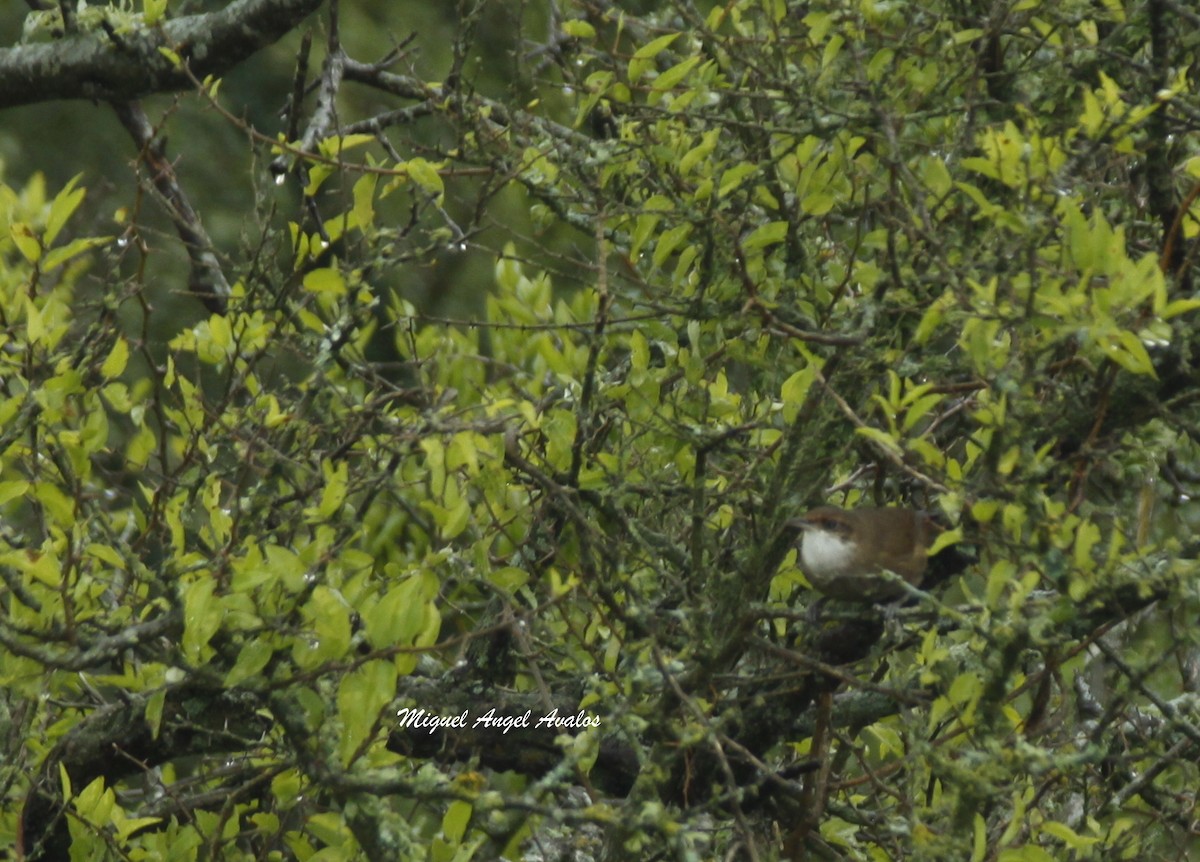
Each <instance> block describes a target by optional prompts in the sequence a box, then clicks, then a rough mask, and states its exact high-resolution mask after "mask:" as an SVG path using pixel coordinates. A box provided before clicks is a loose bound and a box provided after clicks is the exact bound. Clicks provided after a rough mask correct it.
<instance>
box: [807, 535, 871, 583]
mask: <svg viewBox="0 0 1200 862" xmlns="http://www.w3.org/2000/svg"><path fill="white" fill-rule="evenodd" d="M857 556H858V552H857V545H856V544H855V543H854V542H851V541H847V540H846V539H845V538H843V537H842V536H840V535H838V534H837V533H833V532H830V531H829V530H821V529H816V528H811V527H810V528H808V529H806V530H805V531H804V537H803V538H802V539H801V540H800V559H801V561H802V562H803V563H804V568H805V569H806V570H808V571H810V572H812V573H813V574H815V575H816V576H817V577H826V578H828V577H837V576H838V575H840V574H843V573H845V574H858V572H857V571H855V569H856V566H855V564H854V562H855V558H856V557H857Z"/></svg>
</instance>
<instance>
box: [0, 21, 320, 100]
mask: <svg viewBox="0 0 1200 862" xmlns="http://www.w3.org/2000/svg"><path fill="white" fill-rule="evenodd" d="M321 2H322V0H236V2H234V3H231V4H230V5H229V6H227V7H226V8H224V9H221V10H219V11H217V12H212V13H210V14H207V15H188V16H184V17H182V18H176V19H174V20H171V21H167V22H166V23H164V24H163V25H162V26H161V27H153V28H150V27H147V28H142V29H138V30H132V31H129V32H125V33H119V32H117V33H113V34H112V35H110V34H109V33H106V32H105V31H103V30H93V31H90V32H87V33H80V34H77V35H73V36H68V37H66V38H63V39H59V40H58V41H55V42H48V43H43V44H37V45H20V46H18V47H15V48H4V49H0V108H6V107H13V106H15V105H28V104H33V103H35V102H48V101H52V100H55V99H104V100H109V101H117V102H127V101H130V100H133V99H138V98H141V97H142V96H146V95H149V94H150V93H161V92H169V91H173V90H183V89H188V88H189V87H191V86H192V83H191V81H190V80H189V79H188V76H187V75H186V74H185V73H184V72H183V71H182V70H180V69H177V68H176V67H175V66H174V64H173V63H172V62H171V61H170V60H169V59H167V58H166V57H164V56H163V55H162V53H161V52H160V51H159V50H158V49H159V48H169V49H171V50H172V51H174V52H175V53H177V54H178V55H179V56H181V57H183V58H184V59H185V60H187V62H188V65H189V67H190V69H191V71H192V73H193V74H195V75H196V76H198V77H200V78H203V77H204V76H206V75H221V74H223V73H224V72H225V71H226V70H228V69H230V68H232V67H233V66H236V65H237V64H238V63H240V62H241V61H242V60H244V59H246V58H247V57H249V56H250V55H251V54H253V53H255V52H256V51H258V50H259V49H260V48H263V47H265V46H267V45H270V44H271V43H273V42H275V41H276V40H277V39H279V38H280V37H282V36H283V35H284V34H285V33H287V32H288V31H289V30H291V29H292V28H293V27H295V26H296V25H297V24H299V23H300V21H301V20H303V19H304V17H305V16H306V15H308V14H309V13H311V12H312V11H313V10H315V9H316V8H317V7H318V6H320V5H321Z"/></svg>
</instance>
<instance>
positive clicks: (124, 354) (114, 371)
mask: <svg viewBox="0 0 1200 862" xmlns="http://www.w3.org/2000/svg"><path fill="white" fill-rule="evenodd" d="M128 361H129V342H128V341H126V340H125V339H124V338H123V337H121V336H118V337H117V340H116V342H115V343H114V344H113V346H112V350H110V351H109V352H108V358H106V359H105V360H104V364H103V365H101V366H100V376H101V377H103V378H104V379H105V380H112V379H113V378H114V377H118V376H120V374H121V372H123V371H124V370H125V365H126V363H127V362H128Z"/></svg>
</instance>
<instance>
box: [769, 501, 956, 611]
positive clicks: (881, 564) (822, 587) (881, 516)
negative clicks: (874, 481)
mask: <svg viewBox="0 0 1200 862" xmlns="http://www.w3.org/2000/svg"><path fill="white" fill-rule="evenodd" d="M785 526H787V527H791V528H793V529H798V530H799V531H800V533H801V534H800V537H799V538H800V570H801V571H802V572H804V575H805V577H807V578H808V581H809V583H811V584H812V585H813V587H814V588H815V589H816V590H817V591H819V592H821V593H823V594H824V595H826V596H828V597H829V598H832V599H840V600H843V601H852V602H861V603H870V604H878V603H882V602H887V601H890V600H892V599H896V598H899V597H900V596H902V595H903V594H904V587H903V585H901V584H899V583H897V582H896V581H895V580H894V579H889V578H888V577H887V576H885V575H884V574H883V573H884V572H892V573H894V574H896V575H899V576H900V577H901V578H903V579H904V580H905V581H907V582H908V583H909V584H912V585H913V586H914V587H919V586H921V584H922V581H923V579H924V577H925V574H926V571H927V570H928V568H929V556H928V551H929V547H930V545H932V544H933V541H934V539H936V538H937V535H938V533H939V532H940V529H939V527H938V526H937V525H936V524H935V523H934V521H933V519H932V518H931V517H930V516H929V515H928V514H927V513H925V512H920V511H918V510H916V509H911V508H907V507H903V506H888V507H874V506H870V507H860V508H857V509H839V508H836V507H834V506H821V507H820V508H817V509H813V510H812V511H811V512H808V513H807V514H805V515H803V516H801V517H799V518H793V519H792V520H790V521H787V522H786V524H785Z"/></svg>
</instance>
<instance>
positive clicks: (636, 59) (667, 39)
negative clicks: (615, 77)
mask: <svg viewBox="0 0 1200 862" xmlns="http://www.w3.org/2000/svg"><path fill="white" fill-rule="evenodd" d="M679 35H680V34H679V33H668V34H667V35H665V36H659V37H658V38H657V39H655V40H653V41H652V42H648V43H647V44H645V45H643V46H642V47H640V48H638V49H637V50H636V51H635V52H634V53H633V59H631V60H630V61H629V70H628V77H629V83H631V84H636V83H637V82H638V81H640V80H641V79H642V77H643V76H645V74H646V73H647V72H648V71H650V70H651V69H652V68H654V58H655V57H657V56H658V55H659V54H660V53H661V52H662V51H663V50H665V49H666V48H667V46H668V45H670V44H671V43H672V42H674V41H675V40H676V39H678V38H679Z"/></svg>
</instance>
